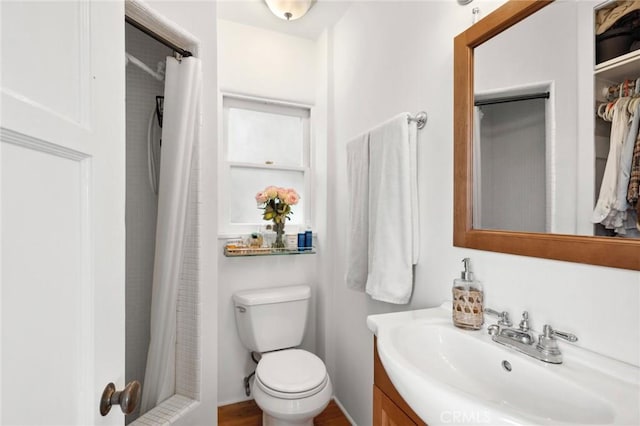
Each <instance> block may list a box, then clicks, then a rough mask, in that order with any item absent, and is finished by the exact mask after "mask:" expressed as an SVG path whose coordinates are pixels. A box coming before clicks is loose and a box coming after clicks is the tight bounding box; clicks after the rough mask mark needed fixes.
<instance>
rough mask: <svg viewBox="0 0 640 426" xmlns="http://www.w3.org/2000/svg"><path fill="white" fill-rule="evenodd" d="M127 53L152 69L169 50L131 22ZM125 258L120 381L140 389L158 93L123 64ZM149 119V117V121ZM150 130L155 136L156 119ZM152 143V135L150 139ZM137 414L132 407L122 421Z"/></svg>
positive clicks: (154, 205)
mask: <svg viewBox="0 0 640 426" xmlns="http://www.w3.org/2000/svg"><path fill="white" fill-rule="evenodd" d="M125 47H126V50H127V52H128V53H130V54H131V55H133V56H135V57H136V58H138V59H140V60H141V61H143V62H144V63H145V64H147V65H149V67H150V68H152V69H154V70H155V69H156V65H157V63H158V62H159V61H161V62H164V61H165V57H166V56H167V55H171V50H170V49H168V48H167V47H166V46H164V45H162V44H161V43H159V42H157V41H155V40H154V39H152V38H151V37H149V36H147V35H146V34H144V33H143V32H141V31H139V30H138V29H136V28H134V27H133V26H131V25H126V26H125ZM126 76H127V89H126V110H127V161H126V163H127V191H126V192H127V201H126V202H127V204H126V215H125V221H126V230H127V250H126V252H127V253H126V254H127V260H126V297H125V300H126V344H125V347H126V362H125V379H126V382H127V383H128V382H129V381H131V380H139V381H140V383H141V384H142V386H143V389H144V372H145V369H146V365H147V351H148V349H149V330H150V321H151V286H152V283H153V260H154V253H155V243H156V218H157V210H158V198H157V195H156V194H154V193H153V191H152V189H151V186H150V185H149V178H148V173H147V170H148V166H147V129H148V123H149V116H150V114H151V111H153V110H154V109H155V105H156V96H162V95H163V93H164V82H163V81H158V80H156V79H155V78H153V77H152V76H151V75H149V74H147V73H146V72H144V71H142V70H141V69H140V68H138V67H137V66H135V65H133V64H132V63H129V65H127V72H126ZM154 120H155V119H154ZM153 125H154V126H155V129H156V132H155V133H154V134H155V135H158V136H159V135H160V128H159V127H158V125H157V121H154V124H153ZM154 140H155V142H156V143H157V139H154ZM137 417H138V409H137V410H135V411H134V413H132V414H131V415H129V416H127V422H129V421H132V420H134V419H135V418H137Z"/></svg>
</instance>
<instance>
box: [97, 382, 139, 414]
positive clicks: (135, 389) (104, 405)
mask: <svg viewBox="0 0 640 426" xmlns="http://www.w3.org/2000/svg"><path fill="white" fill-rule="evenodd" d="M141 388H142V387H141V386H140V382H139V381H137V380H134V381H132V382H129V383H127V386H125V387H124V389H122V390H121V391H116V386H115V385H114V384H113V383H109V384H108V385H107V387H105V388H104V391H103V392H102V398H100V414H102V415H103V416H106V415H107V414H108V413H109V411H110V410H111V406H112V405H119V406H120V409H121V410H122V412H123V413H124V414H131V413H132V412H133V410H135V409H136V407H137V406H138V402H139V401H140V389H141Z"/></svg>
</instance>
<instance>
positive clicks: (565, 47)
mask: <svg viewBox="0 0 640 426" xmlns="http://www.w3.org/2000/svg"><path fill="white" fill-rule="evenodd" d="M577 4H578V3H577V2H573V1H566V2H555V3H553V4H552V5H550V6H548V7H545V8H543V9H542V10H540V11H538V12H537V13H535V14H534V15H532V16H530V17H528V18H527V19H525V20H524V21H522V22H520V23H519V24H518V25H516V26H514V27H511V28H509V29H507V30H506V31H504V32H503V33H501V34H499V35H497V36H496V37H495V38H493V39H491V40H489V41H488V42H486V43H484V44H482V45H481V46H479V47H478V48H477V49H476V50H475V52H474V60H475V64H474V66H475V80H474V84H475V91H476V93H485V92H495V91H500V90H503V91H504V90H507V89H515V88H522V87H526V86H530V87H531V86H532V85H536V86H538V85H540V84H542V85H546V84H548V85H550V86H551V90H550V92H551V98H550V99H549V100H548V101H546V105H547V108H549V109H550V111H551V114H552V115H551V117H552V120H551V122H550V123H549V126H550V134H549V135H548V137H547V139H548V140H547V147H548V149H547V155H548V156H549V157H548V158H549V161H548V164H547V169H548V170H547V178H548V180H550V181H551V182H553V184H552V186H551V187H550V189H551V191H550V192H551V194H550V197H549V198H548V201H549V202H550V203H551V204H552V205H553V211H554V214H553V217H552V218H551V219H552V231H553V232H556V233H561V234H575V233H576V228H577V225H576V222H577V216H576V198H577V191H576V188H577V187H578V185H581V184H582V182H581V181H577V178H576V177H577V165H576V151H577V147H578V146H579V144H578V143H577V141H578V137H577V114H576V110H577V105H578V97H577V92H578V83H579V81H578V79H577V78H576V64H577V46H578V45H577V31H576V27H577V23H578V19H577V9H578V6H577ZM540 28H545V30H544V31H540ZM551 45H552V46H553V49H549V46H551ZM585 72H586V73H589V71H588V70H585ZM543 90H544V91H546V90H548V89H538V88H535V89H530V91H529V93H530V92H531V91H533V92H540V91H543ZM584 184H587V182H585V183H584ZM591 184H592V183H591V182H589V187H591Z"/></svg>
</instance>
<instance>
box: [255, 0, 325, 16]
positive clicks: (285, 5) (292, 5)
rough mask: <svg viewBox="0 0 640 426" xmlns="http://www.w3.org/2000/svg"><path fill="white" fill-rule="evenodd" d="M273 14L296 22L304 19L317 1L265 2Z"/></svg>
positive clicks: (268, 0) (288, 0)
mask: <svg viewBox="0 0 640 426" xmlns="http://www.w3.org/2000/svg"><path fill="white" fill-rule="evenodd" d="M264 2H265V3H266V4H267V6H268V7H269V10H271V13H273V14H274V15H276V16H277V17H278V18H280V19H284V20H286V21H294V20H296V19H298V18H302V17H303V16H304V15H305V14H306V13H307V12H308V11H309V9H311V7H312V6H313V5H314V4H315V2H316V0H264Z"/></svg>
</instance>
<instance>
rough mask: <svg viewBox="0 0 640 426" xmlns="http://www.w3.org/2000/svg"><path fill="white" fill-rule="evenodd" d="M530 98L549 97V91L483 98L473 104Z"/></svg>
mask: <svg viewBox="0 0 640 426" xmlns="http://www.w3.org/2000/svg"><path fill="white" fill-rule="evenodd" d="M531 99H549V92H540V93H531V94H528V95H518V96H505V97H503V98H492V99H484V100H481V101H475V102H474V105H475V106H483V105H494V104H504V103H507V102H518V101H528V100H531Z"/></svg>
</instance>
